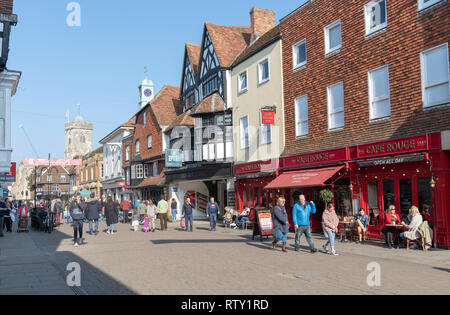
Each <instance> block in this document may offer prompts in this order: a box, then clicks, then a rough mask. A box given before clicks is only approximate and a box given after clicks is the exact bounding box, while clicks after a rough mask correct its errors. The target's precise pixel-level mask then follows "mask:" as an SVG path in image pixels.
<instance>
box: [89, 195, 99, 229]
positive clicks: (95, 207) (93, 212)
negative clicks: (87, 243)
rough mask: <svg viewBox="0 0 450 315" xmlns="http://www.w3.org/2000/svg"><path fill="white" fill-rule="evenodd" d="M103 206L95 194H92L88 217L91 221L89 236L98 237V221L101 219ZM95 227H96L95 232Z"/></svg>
mask: <svg viewBox="0 0 450 315" xmlns="http://www.w3.org/2000/svg"><path fill="white" fill-rule="evenodd" d="M101 211H102V205H101V203H100V201H99V200H97V199H95V194H94V193H91V198H90V199H89V200H88V202H87V210H86V217H87V219H88V220H89V234H90V235H93V234H95V235H98V220H99V219H100V212H101ZM93 225H95V230H94V227H93Z"/></svg>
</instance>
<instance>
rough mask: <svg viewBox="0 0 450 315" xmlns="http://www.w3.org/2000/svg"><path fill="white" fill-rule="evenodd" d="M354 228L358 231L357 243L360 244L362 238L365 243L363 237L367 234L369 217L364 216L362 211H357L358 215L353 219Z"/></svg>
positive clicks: (364, 212)
mask: <svg viewBox="0 0 450 315" xmlns="http://www.w3.org/2000/svg"><path fill="white" fill-rule="evenodd" d="M355 226H356V229H357V230H358V235H359V242H360V243H362V241H363V238H364V241H365V235H366V233H367V228H368V227H369V216H368V215H367V214H366V211H364V209H362V208H361V209H359V213H358V215H357V216H356V217H355Z"/></svg>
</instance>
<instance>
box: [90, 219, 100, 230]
mask: <svg viewBox="0 0 450 315" xmlns="http://www.w3.org/2000/svg"><path fill="white" fill-rule="evenodd" d="M92 222H95V230H96V231H98V219H95V220H89V231H90V232H91V233H93V232H94V231H93V230H92Z"/></svg>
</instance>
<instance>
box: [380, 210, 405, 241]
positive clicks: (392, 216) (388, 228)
mask: <svg viewBox="0 0 450 315" xmlns="http://www.w3.org/2000/svg"><path fill="white" fill-rule="evenodd" d="M400 222H401V220H400V216H399V215H398V214H397V213H396V212H395V206H393V205H392V206H389V212H388V213H387V214H386V217H385V218H384V228H383V229H382V231H381V232H382V233H383V234H384V235H386V245H387V246H388V248H389V249H393V248H394V247H393V245H394V244H393V242H392V241H393V236H394V234H395V231H396V229H395V227H394V225H396V224H400ZM395 241H397V240H395Z"/></svg>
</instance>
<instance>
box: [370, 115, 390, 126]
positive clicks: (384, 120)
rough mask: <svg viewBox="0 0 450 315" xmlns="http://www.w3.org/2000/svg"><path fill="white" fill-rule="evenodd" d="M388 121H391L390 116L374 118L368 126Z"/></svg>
mask: <svg viewBox="0 0 450 315" xmlns="http://www.w3.org/2000/svg"><path fill="white" fill-rule="evenodd" d="M388 120H391V116H389V117H383V118H376V119H371V120H370V122H369V124H376V123H382V122H386V121H388Z"/></svg>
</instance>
